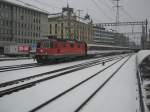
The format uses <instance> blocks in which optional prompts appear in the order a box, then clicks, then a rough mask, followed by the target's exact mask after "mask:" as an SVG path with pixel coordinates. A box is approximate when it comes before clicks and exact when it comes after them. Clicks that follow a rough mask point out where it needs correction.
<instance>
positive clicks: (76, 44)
mask: <svg viewBox="0 0 150 112" xmlns="http://www.w3.org/2000/svg"><path fill="white" fill-rule="evenodd" d="M86 54H87V44H86V43H85V42H82V41H77V40H70V39H58V38H47V39H43V40H41V41H40V42H38V43H37V49H36V55H35V58H36V60H37V62H38V63H47V62H49V61H52V60H58V59H66V58H67V59H68V58H74V57H81V56H85V55H86Z"/></svg>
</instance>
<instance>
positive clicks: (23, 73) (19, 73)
mask: <svg viewBox="0 0 150 112" xmlns="http://www.w3.org/2000/svg"><path fill="white" fill-rule="evenodd" d="M99 59H102V58H99ZM92 60H97V59H88V60H83V61H81V60H80V61H75V62H68V63H60V64H54V65H48V66H41V67H35V68H30V69H21V70H15V71H8V72H2V73H0V83H3V82H7V81H11V80H15V79H20V78H24V77H28V76H33V75H36V74H40V73H44V72H48V71H52V70H56V69H59V68H64V67H68V66H72V65H76V64H80V63H84V62H89V61H92ZM22 61H23V60H22ZM16 63H17V62H16ZM22 63H25V62H24V61H23V62H22ZM14 64H15V63H14Z"/></svg>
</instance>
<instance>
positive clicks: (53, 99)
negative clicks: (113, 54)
mask: <svg viewBox="0 0 150 112" xmlns="http://www.w3.org/2000/svg"><path fill="white" fill-rule="evenodd" d="M129 58H130V57H129ZM129 58H128V59H127V60H126V61H125V62H124V63H123V64H122V65H120V66H119V68H117V70H116V71H115V72H113V73H112V75H111V76H110V77H109V78H108V79H107V80H106V81H104V83H103V84H102V85H100V86H99V88H98V89H96V91H94V92H93V93H92V94H91V95H90V96H89V97H88V98H87V99H86V100H85V101H84V102H83V103H82V104H81V105H80V106H79V107H78V108H77V109H76V110H75V111H74V112H78V111H80V109H82V108H83V106H85V105H86V104H87V103H88V101H89V100H90V99H91V98H92V97H93V96H94V95H95V94H96V93H97V92H98V91H99V90H100V89H102V88H103V87H104V85H105V84H106V83H107V82H108V81H109V80H110V79H111V78H112V77H113V76H114V75H115V74H116V73H117V72H118V71H119V70H120V69H121V67H122V66H123V65H124V64H125V63H126V62H127V61H128V60H129ZM122 59H123V58H121V59H119V60H117V61H116V62H114V63H112V64H111V65H109V66H107V67H106V68H104V69H102V70H100V71H98V72H97V73H95V74H94V75H92V76H90V77H88V78H86V79H85V80H83V81H81V82H79V83H78V84H76V85H74V86H73V87H71V88H69V89H67V90H65V91H63V92H62V93H60V94H58V95H57V96H55V97H53V98H51V99H49V100H47V101H46V102H44V103H42V104H41V105H39V106H37V107H35V108H33V109H32V110H30V112H35V111H38V110H40V109H41V108H43V107H44V106H46V105H48V104H50V103H52V102H53V101H55V100H57V99H58V98H60V97H62V96H63V95H65V94H67V93H68V92H70V91H72V90H73V89H75V88H77V87H78V86H81V85H83V84H84V83H86V82H87V81H89V80H90V79H92V78H94V77H96V76H97V75H99V74H100V73H101V72H103V71H105V70H107V69H108V68H110V67H112V66H113V65H114V64H116V63H118V62H120V61H121V60H122Z"/></svg>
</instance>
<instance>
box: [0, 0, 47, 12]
mask: <svg viewBox="0 0 150 112" xmlns="http://www.w3.org/2000/svg"><path fill="white" fill-rule="evenodd" d="M1 1H2V2H6V3H10V4H12V5H16V6H19V7H23V8H28V9H31V10H34V11H38V12H41V13H45V14H48V12H47V11H46V10H43V9H40V8H39V7H37V6H35V5H32V4H29V3H26V2H24V1H21V0H1Z"/></svg>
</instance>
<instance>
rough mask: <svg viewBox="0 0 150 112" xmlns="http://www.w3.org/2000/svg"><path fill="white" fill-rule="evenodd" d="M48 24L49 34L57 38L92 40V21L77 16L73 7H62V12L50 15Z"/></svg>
mask: <svg viewBox="0 0 150 112" xmlns="http://www.w3.org/2000/svg"><path fill="white" fill-rule="evenodd" d="M69 11H70V12H69ZM68 14H69V15H68ZM48 24H49V35H55V36H57V37H58V38H71V39H77V40H80V41H85V42H87V43H89V42H91V40H92V23H91V22H90V21H89V20H85V19H83V18H82V19H81V18H79V17H77V16H76V15H75V14H74V11H73V8H69V7H65V8H63V9H62V13H60V14H57V15H50V16H49V17H48Z"/></svg>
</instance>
